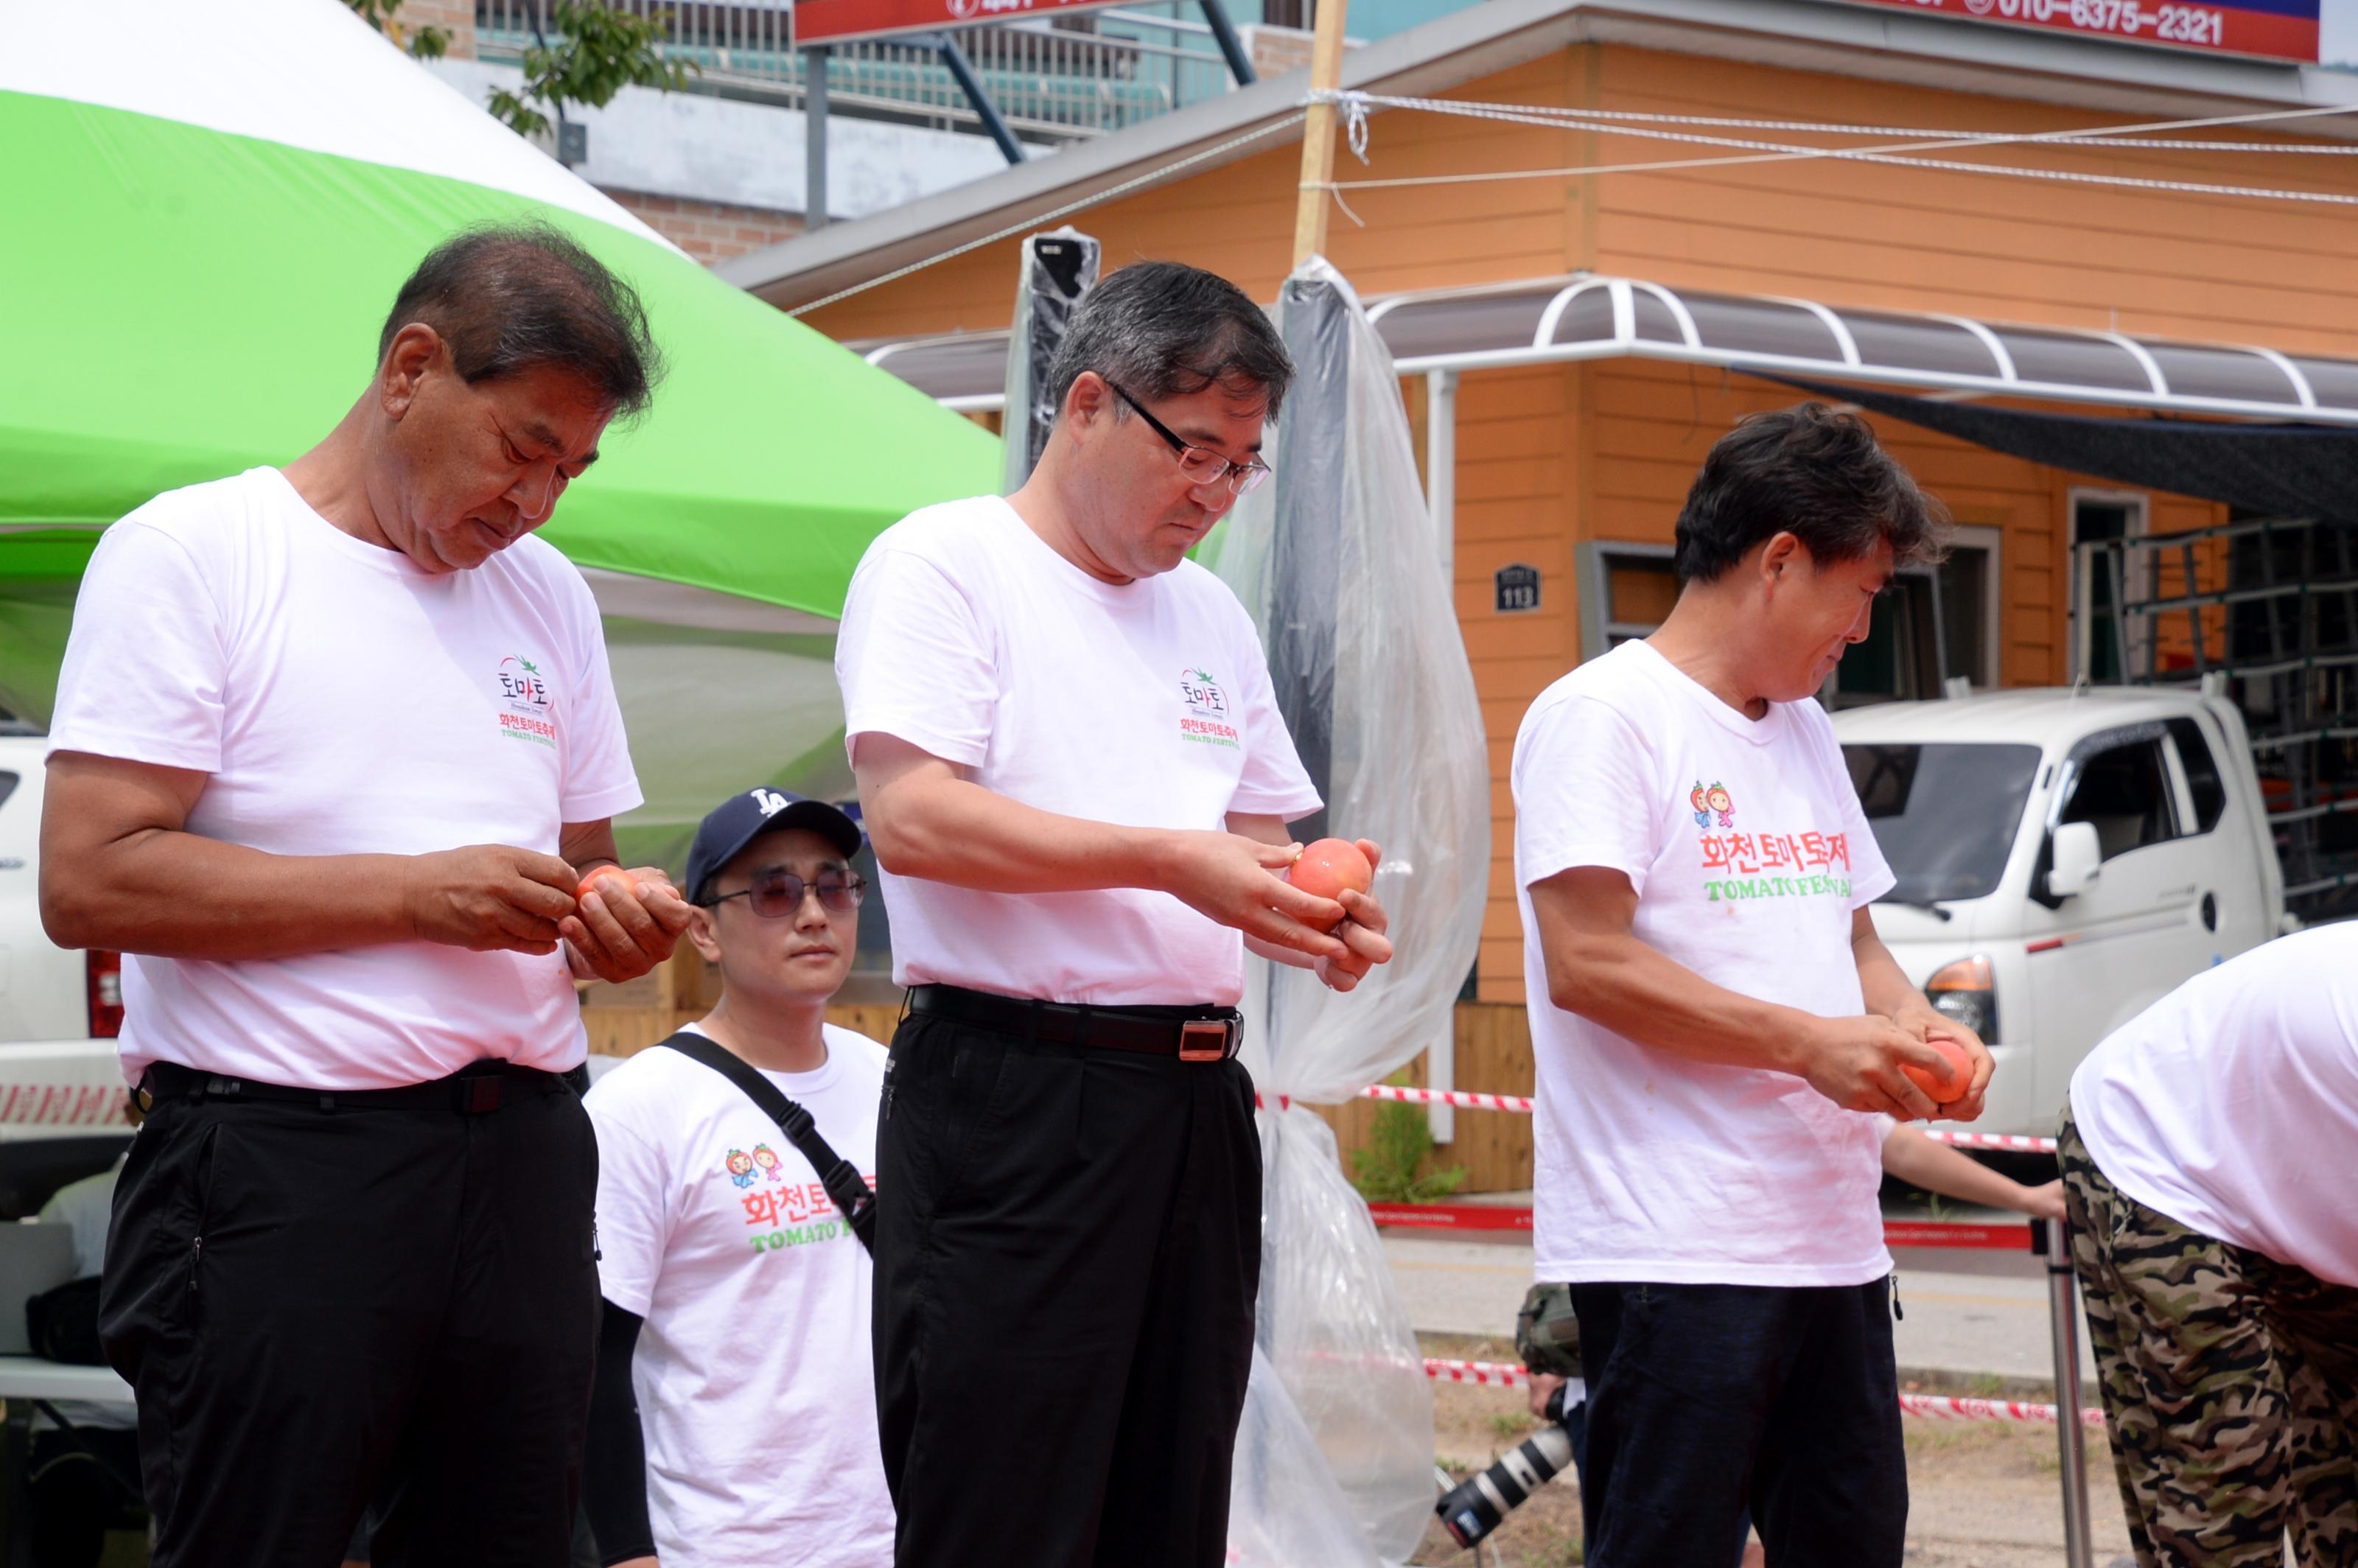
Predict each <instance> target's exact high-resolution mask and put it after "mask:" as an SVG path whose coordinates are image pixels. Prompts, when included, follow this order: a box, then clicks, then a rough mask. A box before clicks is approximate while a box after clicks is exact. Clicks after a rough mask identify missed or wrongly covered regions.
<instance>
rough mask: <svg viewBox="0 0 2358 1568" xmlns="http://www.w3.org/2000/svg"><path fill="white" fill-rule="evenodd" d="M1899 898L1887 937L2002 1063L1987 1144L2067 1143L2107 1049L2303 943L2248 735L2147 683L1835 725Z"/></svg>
mask: <svg viewBox="0 0 2358 1568" xmlns="http://www.w3.org/2000/svg"><path fill="white" fill-rule="evenodd" d="M1834 730H1835V733H1836V734H1837V735H1838V736H1839V737H1840V738H1841V741H1842V745H1843V752H1844V757H1845V758H1846V759H1847V761H1848V762H1849V764H1850V772H1851V779H1852V782H1853V783H1855V784H1856V785H1857V786H1858V793H1859V798H1860V801H1861V802H1862V804H1864V806H1866V816H1867V820H1868V822H1869V824H1870V825H1871V826H1872V827H1873V828H1874V830H1875V837H1876V841H1877V844H1878V845H1880V846H1881V848H1882V849H1883V853H1884V857H1885V859H1887V860H1889V861H1890V862H1891V868H1892V871H1894V872H1895V873H1896V874H1897V875H1898V886H1896V887H1895V888H1893V889H1892V891H1891V892H1889V893H1887V894H1886V895H1885V897H1884V898H1883V900H1882V901H1880V902H1879V903H1877V904H1876V906H1875V918H1876V926H1877V930H1878V931H1879V932H1880V933H1881V935H1882V936H1883V939H1884V941H1885V943H1886V945H1887V946H1889V947H1890V949H1891V951H1892V954H1893V956H1894V957H1897V958H1898V960H1899V964H1900V967H1901V968H1904V969H1905V970H1906V971H1907V973H1908V978H1909V979H1911V980H1913V981H1915V982H1916V983H1917V984H1918V985H1920V986H1922V987H1923V988H1924V989H1925V990H1926V992H1927V994H1929V995H1930V996H1931V999H1932V1001H1933V1005H1934V1006H1935V1007H1937V1008H1939V1009H1940V1010H1941V1011H1943V1012H1947V1013H1949V1014H1951V1015H1952V1016H1953V1017H1955V1018H1957V1019H1958V1020H1960V1021H1961V1022H1964V1023H1967V1024H1969V1025H1970V1026H1972V1027H1973V1028H1974V1029H1975V1030H1976V1031H1977V1032H1979V1033H1980V1034H1981V1036H1982V1038H1983V1039H1985V1041H1987V1042H1988V1043H1989V1044H1990V1048H1991V1053H1992V1054H1993V1055H1995V1056H1996V1059H1997V1064H1998V1067H1997V1073H1996V1076H1995V1077H1994V1078H1993V1079H1992V1080H1991V1084H1990V1094H1989V1098H1988V1101H1987V1109H1986V1111H1985V1115H1984V1117H1983V1119H1982V1121H1981V1122H1980V1124H1979V1125H1980V1127H1981V1128H1982V1129H1983V1130H1989V1131H2001V1132H2037V1133H2046V1132H2052V1131H2053V1130H2054V1126H2055V1120H2056V1118H2057V1117H2058V1116H2059V1115H2060V1114H2061V1109H2062V1106H2063V1099H2064V1090H2065V1087H2066V1086H2067V1085H2068V1084H2069V1083H2070V1081H2071V1073H2072V1070H2073V1069H2074V1068H2076V1067H2077V1066H2079V1065H2080V1062H2081V1059H2082V1057H2084V1056H2085V1055H2087V1054H2088V1053H2089V1051H2090V1050H2092V1049H2093V1047H2094V1046H2095V1044H2097V1042H2099V1041H2101V1040H2102V1039H2104V1036H2105V1035H2106V1034H2108V1033H2111V1032H2112V1031H2113V1030H2114V1029H2115V1028H2116V1027H2118V1026H2119V1025H2120V1024H2122V1023H2124V1022H2126V1021H2127V1020H2129V1019H2130V1018H2132V1017H2134V1016H2135V1015H2136V1013H2138V1012H2140V1011H2144V1009H2145V1008H2146V1007H2147V1006H2148V1005H2149V1004H2150V1003H2152V1002H2153V1001H2154V1000H2156V999H2158V998H2159V997H2160V996H2162V995H2163V994H2165V993H2166V992H2168V991H2169V990H2171V989H2174V988H2176V987H2177V986H2178V985H2179V984H2180V982H2181V981H2183V980H2185V979H2188V978H2189V977H2190V976H2192V975H2195V974H2198V973H2200V972H2201V970H2203V969H2205V968H2209V967H2210V966H2212V965H2213V964H2217V963H2220V962H2223V961H2224V960H2225V959H2227V958H2230V957H2234V955H2235V954H2237V953H2240V952H2242V951H2244V949H2245V948H2247V947H2250V946H2255V945H2256V944H2258V943H2261V942H2265V941H2266V940H2267V939H2268V938H2270V937H2272V936H2275V935H2277V934H2278V933H2279V932H2280V931H2282V930H2284V929H2287V928H2288V918H2287V915H2286V914H2285V892H2284V878H2283V874H2282V872H2281V871H2280V870H2279V869H2278V865H2277V852H2276V846H2275V843H2274V841H2273V839H2272V838H2271V836H2270V832H2269V827H2268V819H2267V806H2266V801H2265V799H2264V798H2263V795H2262V793H2261V789H2260V783H2259V779H2258V777H2257V775H2256V773H2255V771H2254V768H2253V765H2252V753H2251V748H2250V744H2249V741H2248V740H2247V738H2246V734H2245V730H2244V720H2243V718H2242V717H2241V715H2239V714H2238V713H2237V711H2236V710H2235V708H2234V707H2232V706H2231V705H2230V704H2229V703H2228V702H2227V701H2226V700H2225V699H2224V698H2223V697H2216V696H2212V695H2208V694H2206V693H2201V692H2197V691H2190V690H2164V689H2156V688H2151V687H2095V688H2087V687H2082V688H2079V689H2076V690H2074V689H2071V688H2063V687H2053V688H2034V689H2017V690H2007V691H1999V692H1993V693H1990V694H1988V695H1986V696H1981V697H1960V698H1954V699H1951V700H1947V701H1933V702H1895V703H1880V704H1877V705H1875V706H1872V707H1866V708H1850V709H1847V710H1845V711H1844V712H1841V713H1838V714H1836V715H1835V716H1834Z"/></svg>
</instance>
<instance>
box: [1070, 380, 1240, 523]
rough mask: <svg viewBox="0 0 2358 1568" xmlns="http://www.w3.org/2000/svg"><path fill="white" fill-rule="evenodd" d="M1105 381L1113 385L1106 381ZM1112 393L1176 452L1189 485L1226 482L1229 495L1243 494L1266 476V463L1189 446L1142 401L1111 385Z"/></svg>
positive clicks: (1206, 448)
mask: <svg viewBox="0 0 2358 1568" xmlns="http://www.w3.org/2000/svg"><path fill="white" fill-rule="evenodd" d="M1106 384H1107V385H1108V386H1113V383H1111V382H1107V383H1106ZM1113 395H1115V396H1116V397H1119V398H1120V399H1121V400H1122V401H1123V402H1124V403H1127V404H1129V405H1130V407H1131V408H1132V409H1133V410H1134V411H1135V412H1136V413H1137V415H1138V416H1139V417H1140V418H1141V419H1143V420H1145V421H1146V427H1147V428H1148V429H1150V430H1152V431H1153V432H1154V433H1155V434H1156V435H1158V436H1160V437H1162V438H1163V442H1164V444H1165V445H1167V446H1168V447H1170V449H1172V451H1174V452H1175V453H1177V454H1178V458H1179V471H1180V472H1181V473H1182V474H1184V475H1185V476H1186V479H1187V482H1188V483H1189V484H1195V485H1208V484H1222V483H1225V484H1226V485H1227V486H1228V493H1229V494H1230V495H1245V494H1248V493H1249V492H1251V491H1252V490H1253V489H1254V488H1255V487H1257V486H1258V485H1259V484H1260V481H1263V480H1265V479H1267V478H1268V477H1269V465H1268V464H1267V463H1259V462H1245V463H1238V462H1231V461H1229V460H1228V459H1227V458H1224V457H1222V456H1221V455H1220V454H1219V453H1217V452H1216V451H1214V450H1212V449H1210V448H1209V447H1196V446H1190V445H1189V444H1188V443H1187V442H1185V441H1184V440H1182V439H1180V438H1179V436H1178V433H1177V432H1176V431H1174V430H1173V429H1172V428H1171V427H1170V426H1168V425H1165V424H1164V423H1163V421H1162V420H1160V419H1157V418H1156V417H1155V416H1153V415H1152V414H1149V413H1148V412H1147V411H1146V405H1145V404H1143V403H1141V402H1140V401H1139V400H1138V399H1137V398H1135V397H1132V396H1131V395H1130V394H1129V393H1127V392H1124V391H1123V390H1122V389H1121V388H1120V387H1118V386H1113Z"/></svg>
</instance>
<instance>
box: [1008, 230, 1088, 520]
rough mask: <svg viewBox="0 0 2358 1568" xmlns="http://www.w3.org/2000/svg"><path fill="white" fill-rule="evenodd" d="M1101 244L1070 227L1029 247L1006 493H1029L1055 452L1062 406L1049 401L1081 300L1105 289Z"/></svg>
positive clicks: (1032, 239)
mask: <svg viewBox="0 0 2358 1568" xmlns="http://www.w3.org/2000/svg"><path fill="white" fill-rule="evenodd" d="M1098 254H1099V253H1098V243H1097V241H1095V240H1093V239H1091V238H1089V236H1088V235H1087V234H1084V233H1082V232H1080V231H1079V230H1078V229H1075V228H1072V227H1069V226H1067V227H1065V228H1062V229H1056V230H1053V231H1051V232H1048V233H1044V234H1033V235H1031V236H1029V237H1028V238H1026V239H1025V240H1024V242H1023V273H1022V276H1021V277H1020V278H1018V279H1017V280H1016V284H1015V317H1014V323H1013V325H1012V326H1011V328H1010V329H1009V331H1008V334H1007V400H1006V402H1005V403H1004V404H1003V405H1002V406H1001V410H1002V412H1001V420H1000V424H1001V428H1003V429H1004V430H1005V431H1006V443H1007V468H1006V472H1005V474H1004V476H1003V479H1002V481H1001V491H1002V492H1003V493H1005V494H1008V495H1012V494H1014V493H1015V492H1017V491H1018V490H1020V489H1022V485H1023V481H1025V480H1027V479H1030V478H1031V477H1032V470H1033V468H1035V467H1037V466H1038V465H1039V461H1040V454H1041V453H1043V452H1044V451H1046V450H1047V449H1048V431H1049V430H1050V428H1051V427H1054V426H1055V423H1056V416H1057V414H1058V413H1059V412H1060V410H1059V409H1057V407H1056V406H1055V405H1054V404H1053V403H1050V402H1048V401H1046V399H1045V388H1046V386H1047V383H1048V367H1049V366H1050V365H1052V364H1054V363H1055V359H1056V351H1057V350H1058V349H1059V348H1061V347H1063V346H1064V341H1065V331H1066V330H1067V329H1069V328H1070V327H1071V326H1072V324H1073V312H1074V311H1076V310H1077V309H1079V308H1080V307H1081V297H1082V296H1083V295H1085V294H1087V292H1088V291H1089V290H1090V289H1092V288H1095V287H1097V282H1098Z"/></svg>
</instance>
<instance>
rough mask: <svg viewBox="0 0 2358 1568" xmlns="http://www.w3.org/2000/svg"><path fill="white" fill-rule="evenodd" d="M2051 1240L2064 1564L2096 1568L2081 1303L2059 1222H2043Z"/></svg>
mask: <svg viewBox="0 0 2358 1568" xmlns="http://www.w3.org/2000/svg"><path fill="white" fill-rule="evenodd" d="M2039 1224H2040V1225H2041V1226H2042V1227H2044V1231H2045V1235H2046V1238H2047V1297H2048V1303H2049V1307H2050V1315H2051V1317H2052V1320H2053V1326H2054V1331H2055V1433H2056V1443H2057V1445H2058V1447H2059V1448H2060V1450H2061V1456H2062V1460H2063V1561H2064V1562H2065V1563H2067V1564H2068V1565H2069V1568H2092V1564H2093V1549H2092V1548H2091V1547H2090V1545H2089V1541H2088V1459H2087V1429H2086V1428H2084V1427H2082V1425H2081V1424H2080V1405H2081V1400H2082V1398H2083V1397H2084V1396H2083V1395H2082V1392H2081V1389H2080V1301H2079V1296H2078V1294H2077V1290H2076V1281H2073V1279H2072V1277H2071V1236H2070V1235H2069V1233H2068V1227H2066V1226H2065V1225H2064V1223H2063V1221H2061V1220H2060V1219H2048V1220H2041V1221H2040V1222H2039Z"/></svg>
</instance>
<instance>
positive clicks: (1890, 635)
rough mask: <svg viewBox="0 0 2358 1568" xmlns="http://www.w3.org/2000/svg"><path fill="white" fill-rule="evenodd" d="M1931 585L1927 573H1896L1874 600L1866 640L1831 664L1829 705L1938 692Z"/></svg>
mask: <svg viewBox="0 0 2358 1568" xmlns="http://www.w3.org/2000/svg"><path fill="white" fill-rule="evenodd" d="M1933 594H1934V585H1933V581H1932V578H1931V573H1929V572H1902V573H1900V574H1899V575H1898V577H1896V578H1893V579H1891V586H1890V587H1888V588H1887V589H1884V590H1883V595H1882V597H1881V598H1879V599H1877V600H1876V601H1875V610H1874V612H1873V614H1872V615H1871V616H1870V617H1869V619H1868V621H1867V625H1866V641H1865V642H1863V643H1858V644H1857V645H1856V646H1855V647H1852V648H1850V649H1848V650H1846V651H1845V652H1844V654H1843V657H1842V663H1841V664H1839V665H1835V666H1834V678H1833V692H1832V693H1831V694H1830V699H1829V701H1828V703H1827V706H1828V707H1831V708H1857V707H1860V706H1862V705H1864V704H1866V703H1870V702H1898V701H1901V700H1903V699H1907V698H1912V697H1938V696H1940V695H1941V681H1940V675H1939V670H1940V662H1941V661H1940V651H1939V646H1938V644H1937V643H1934V641H1933V637H1932V627H1933V612H1932V600H1933Z"/></svg>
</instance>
